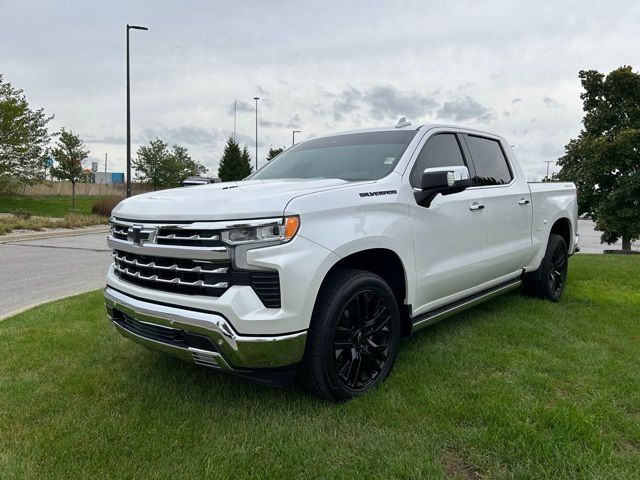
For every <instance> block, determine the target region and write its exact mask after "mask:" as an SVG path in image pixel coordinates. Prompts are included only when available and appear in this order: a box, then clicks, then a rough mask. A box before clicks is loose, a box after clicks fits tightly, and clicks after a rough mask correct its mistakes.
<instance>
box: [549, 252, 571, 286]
mask: <svg viewBox="0 0 640 480" xmlns="http://www.w3.org/2000/svg"><path fill="white" fill-rule="evenodd" d="M568 263H569V256H568V255H567V247H566V246H565V245H564V242H558V243H557V244H556V247H555V249H554V250H553V254H552V255H551V261H550V263H549V274H548V275H549V276H548V280H547V281H548V283H549V285H548V289H549V293H550V295H551V296H553V297H554V298H560V295H561V294H562V291H563V290H564V284H565V281H566V279H567V270H568V269H567V266H568Z"/></svg>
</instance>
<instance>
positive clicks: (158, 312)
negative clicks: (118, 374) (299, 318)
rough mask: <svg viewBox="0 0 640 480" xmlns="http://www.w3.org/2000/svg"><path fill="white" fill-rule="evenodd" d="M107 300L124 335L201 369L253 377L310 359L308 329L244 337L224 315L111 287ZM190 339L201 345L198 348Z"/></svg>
mask: <svg viewBox="0 0 640 480" xmlns="http://www.w3.org/2000/svg"><path fill="white" fill-rule="evenodd" d="M104 296H105V305H106V307H107V311H108V313H109V317H110V319H111V321H112V322H113V325H114V326H115V327H116V329H117V330H118V331H119V332H120V333H121V334H122V335H123V336H125V337H127V338H130V339H131V340H133V341H134V342H136V343H139V344H141V345H143V346H145V347H147V348H149V349H153V350H159V351H162V352H165V353H168V354H170V355H173V356H176V357H178V358H181V359H182V360H186V361H189V362H192V363H196V364H198V365H203V366H207V367H212V368H218V369H221V370H224V371H227V372H231V373H238V374H247V376H251V373H252V371H254V370H256V369H277V368H281V367H288V366H292V365H294V364H296V363H298V362H300V360H301V359H302V356H303V354H304V349H305V343H306V338H307V332H306V330H305V331H301V332H295V333H290V334H285V335H271V336H262V335H260V336H248V335H239V334H237V333H236V332H235V330H234V329H233V328H232V327H231V325H230V323H229V322H228V321H227V320H226V319H225V318H224V317H223V316H222V315H218V314H215V313H208V312H203V311H197V310H189V309H184V308H179V307H173V306H167V305H162V304H158V303H152V302H148V301H145V300H140V299H138V298H135V297H132V296H130V295H126V294H124V293H122V292H120V291H118V290H115V289H113V288H111V287H107V288H106V289H105V291H104ZM150 332H151V333H150ZM185 338H187V339H188V338H196V339H200V340H198V342H196V343H195V344H196V345H197V346H193V343H191V344H190V343H189V342H187V341H184V339H185ZM176 339H179V341H178V340H176Z"/></svg>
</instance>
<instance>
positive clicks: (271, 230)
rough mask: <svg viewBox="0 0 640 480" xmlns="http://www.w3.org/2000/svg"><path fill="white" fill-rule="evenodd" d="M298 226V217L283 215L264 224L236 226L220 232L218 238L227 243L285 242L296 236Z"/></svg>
mask: <svg viewBox="0 0 640 480" xmlns="http://www.w3.org/2000/svg"><path fill="white" fill-rule="evenodd" d="M299 227H300V217H298V216H292V217H284V218H282V219H281V220H279V221H275V222H272V223H269V224H265V225H259V226H253V225H247V226H238V228H233V229H230V230H224V231H223V232H221V235H220V238H221V239H222V241H223V242H224V243H226V244H228V245H242V244H245V243H263V242H269V243H286V242H288V241H289V240H291V239H292V238H293V237H295V236H296V233H298V228H299Z"/></svg>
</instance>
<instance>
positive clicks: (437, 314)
mask: <svg viewBox="0 0 640 480" xmlns="http://www.w3.org/2000/svg"><path fill="white" fill-rule="evenodd" d="M521 284H522V279H520V278H516V279H515V280H509V281H508V282H505V283H501V284H500V285H496V286H495V287H491V288H489V289H487V290H483V291H482V292H478V293H474V294H473V295H470V296H468V297H465V298H461V299H460V300H457V301H455V302H453V303H450V304H449V305H445V306H443V307H439V308H436V309H435V310H431V311H430V312H426V313H423V314H422V315H419V316H417V317H415V318H413V319H412V321H413V327H412V333H414V332H417V331H418V330H421V329H423V328H425V327H428V326H429V325H433V324H434V323H437V322H439V321H440V320H444V319H445V318H447V317H450V316H451V315H454V314H456V313H458V312H462V311H463V310H466V309H468V308H471V307H473V306H474V305H477V304H479V303H482V302H485V301H487V300H489V299H491V298H493V297H496V296H498V295H501V294H503V293H506V292H508V291H509V290H513V289H515V288H518V287H519V286H520V285H521Z"/></svg>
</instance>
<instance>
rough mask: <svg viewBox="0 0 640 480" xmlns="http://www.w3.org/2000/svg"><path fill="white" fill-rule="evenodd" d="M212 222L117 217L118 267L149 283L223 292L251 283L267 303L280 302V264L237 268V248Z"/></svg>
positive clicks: (127, 277)
mask: <svg viewBox="0 0 640 480" xmlns="http://www.w3.org/2000/svg"><path fill="white" fill-rule="evenodd" d="M220 232H221V230H220V227H218V225H217V224H215V223H211V222H194V223H189V224H171V223H169V224H168V223H156V224H146V223H138V222H135V221H131V220H121V219H118V218H113V219H111V234H110V236H109V245H110V246H111V247H112V248H113V253H112V256H113V269H114V273H115V274H116V275H117V276H118V277H119V278H120V279H122V280H123V281H126V282H130V283H133V284H136V285H139V286H142V287H145V288H150V289H154V290H162V291H165V292H173V293H180V294H185V295H206V296H211V297H219V296H221V295H223V294H224V292H226V291H227V290H228V289H229V287H231V286H233V285H247V286H250V287H251V288H252V289H253V290H254V292H255V293H256V295H257V296H258V298H260V300H261V301H262V303H263V304H264V306H265V307H268V308H280V307H281V300H280V277H279V275H278V272H277V271H275V270H267V271H253V270H239V269H234V268H233V265H232V262H231V252H230V251H229V248H228V247H227V246H226V245H225V244H224V243H223V242H222V241H221V239H220Z"/></svg>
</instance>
